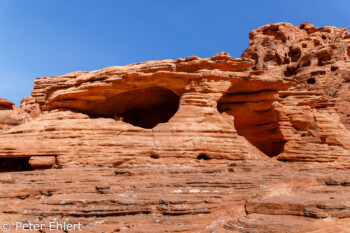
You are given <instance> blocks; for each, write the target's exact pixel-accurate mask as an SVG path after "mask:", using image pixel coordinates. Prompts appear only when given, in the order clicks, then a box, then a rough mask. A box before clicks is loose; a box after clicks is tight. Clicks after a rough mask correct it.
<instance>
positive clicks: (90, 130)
mask: <svg viewBox="0 0 350 233" xmlns="http://www.w3.org/2000/svg"><path fill="white" fill-rule="evenodd" d="M349 70H350V34H349V33H348V30H347V29H340V28H336V27H321V28H317V27H314V26H313V25H312V24H308V23H303V24H301V25H299V26H293V25H291V24H288V23H278V24H270V25H265V26H263V27H261V28H258V29H256V30H254V31H252V32H251V33H250V44H249V47H248V48H247V50H246V51H245V52H244V53H243V54H242V57H241V58H233V57H231V56H230V55H229V54H228V53H225V52H222V53H219V54H217V55H215V56H213V57H211V58H198V57H196V56H192V57H188V58H185V59H181V58H179V59H177V60H175V61H173V60H161V61H148V62H143V63H138V64H132V65H127V66H123V67H119V66H113V67H108V68H105V69H101V70H96V71H90V72H85V71H78V72H73V73H69V74H66V75H63V76H51V77H43V78H37V79H36V80H35V83H34V89H33V91H32V93H31V96H29V97H25V98H23V100H22V102H21V106H19V107H17V106H15V105H14V104H13V103H11V102H10V101H7V100H5V99H2V98H0V184H1V189H0V220H2V219H6V220H7V221H9V222H10V223H11V224H12V225H13V224H14V223H15V222H16V221H19V220H23V222H33V223H41V224H43V225H45V226H46V227H44V229H42V231H41V232H47V231H48V230H49V229H48V228H47V226H48V225H49V222H51V221H57V220H58V219H60V220H63V221H68V222H69V223H72V224H77V223H80V224H82V229H83V232H152V233H153V232H254V233H260V232H261V233H267V232H268V233H269V232H271V233H272V232H283V233H284V232H285V233H287V232H295V233H297V232H314V233H315V232H318V233H323V232H324V233H326V232H348V231H349V229H350V221H349V219H350V212H349V209H350V199H349V197H350V195H349V194H350V189H349V187H350V180H349V177H350V174H349V168H350V118H349V114H350V110H349V109H350V108H349V107H350V86H349V85H350V84H349V79H350V72H349ZM11 230H12V229H11ZM65 232H67V231H65Z"/></svg>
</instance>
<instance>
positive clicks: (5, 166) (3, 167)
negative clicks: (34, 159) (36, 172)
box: [0, 158, 33, 172]
mask: <svg viewBox="0 0 350 233" xmlns="http://www.w3.org/2000/svg"><path fill="white" fill-rule="evenodd" d="M29 159H30V158H0V172H18V171H31V170H33V168H32V167H31V166H30V164H29Z"/></svg>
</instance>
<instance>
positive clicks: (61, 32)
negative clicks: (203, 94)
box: [0, 0, 350, 105]
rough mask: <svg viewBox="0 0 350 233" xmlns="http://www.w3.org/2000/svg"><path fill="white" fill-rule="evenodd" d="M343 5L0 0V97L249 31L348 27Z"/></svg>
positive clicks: (231, 45) (206, 47)
mask: <svg viewBox="0 0 350 233" xmlns="http://www.w3.org/2000/svg"><path fill="white" fill-rule="evenodd" d="M349 12H350V1H348V0H332V1H330V0H315V1H311V0H303V1H300V0H293V1H283V0H264V1H263V0H250V1H238V0H176V1H170V0H147V1H146V0H124V1H121V0H120V1H119V0H0V30H1V34H0V84H1V85H0V97H3V98H6V99H9V100H11V101H13V102H15V103H16V104H17V105H18V104H19V103H20V100H21V99H22V97H24V96H29V95H30V91H31V90H32V88H33V82H34V79H35V78H37V77H43V76H56V75H62V74H66V73H69V72H73V71H77V70H88V71H89V70H96V69H101V68H104V67H107V66H114V65H127V64H131V63H136V62H142V61H147V60H159V59H169V58H170V59H176V58H178V57H182V58H184V57H188V56H192V55H197V56H199V57H211V56H213V55H214V54H216V53H218V52H221V51H226V52H228V53H230V54H231V56H234V57H240V56H241V54H242V52H243V51H244V50H245V49H246V48H247V46H248V43H249V39H248V34H249V32H250V31H251V30H253V29H256V28H258V27H260V26H263V25H265V24H269V23H277V22H289V23H292V24H294V25H299V24H300V23H303V22H305V21H308V22H309V23H313V24H315V25H316V26H326V25H332V26H337V27H341V28H345V27H346V28H348V27H349V26H350V14H349Z"/></svg>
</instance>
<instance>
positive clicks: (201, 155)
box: [196, 154, 210, 160]
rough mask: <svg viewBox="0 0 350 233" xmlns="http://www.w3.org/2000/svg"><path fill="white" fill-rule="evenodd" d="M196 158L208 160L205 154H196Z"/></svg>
mask: <svg viewBox="0 0 350 233" xmlns="http://www.w3.org/2000/svg"><path fill="white" fill-rule="evenodd" d="M196 159H198V160H210V158H209V157H208V156H206V155H205V154H200V155H198V156H197V158H196Z"/></svg>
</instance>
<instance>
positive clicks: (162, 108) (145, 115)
mask: <svg viewBox="0 0 350 233" xmlns="http://www.w3.org/2000/svg"><path fill="white" fill-rule="evenodd" d="M179 102H180V98H179V96H178V95H176V94H175V93H174V92H173V91H171V90H169V89H166V88H161V87H150V88H142V89H135V90H131V91H127V92H123V93H121V94H118V95H115V96H112V97H110V98H108V99H107V101H106V103H105V104H103V105H98V106H95V107H94V108H91V110H90V111H88V112H86V111H85V113H87V114H88V115H89V116H90V117H92V118H97V117H106V118H114V119H116V120H121V121H123V122H127V123H130V124H132V125H134V126H138V127H142V128H146V129H151V128H153V127H155V126H156V125H158V124H159V123H165V122H168V121H169V120H170V118H171V117H172V116H174V114H175V113H176V112H177V110H178V108H179Z"/></svg>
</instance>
